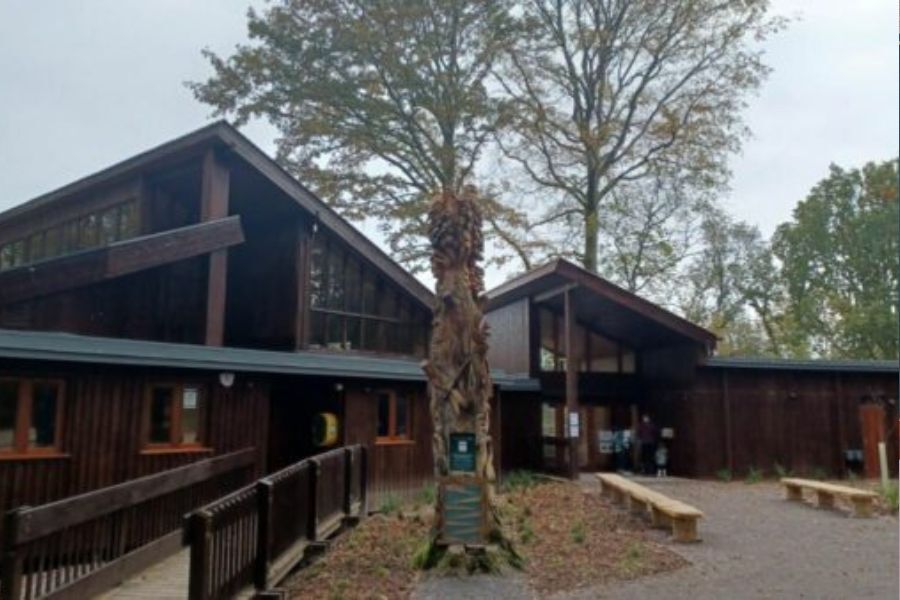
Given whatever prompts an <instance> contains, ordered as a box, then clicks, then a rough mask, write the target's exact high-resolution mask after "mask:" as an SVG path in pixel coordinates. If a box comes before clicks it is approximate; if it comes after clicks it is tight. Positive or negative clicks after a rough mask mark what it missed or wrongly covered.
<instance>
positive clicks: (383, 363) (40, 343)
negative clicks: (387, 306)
mask: <svg viewBox="0 0 900 600" xmlns="http://www.w3.org/2000/svg"><path fill="white" fill-rule="evenodd" d="M0 358H5V359H20V360H29V361H31V360H37V361H47V362H62V363H81V364H98V365H128V366H140V367H167V368H174V369H192V370H206V371H232V372H236V373H268V374H287V375H308V376H318V377H347V378H359V379H382V380H383V379H387V380H395V381H396V380H400V381H421V382H424V381H425V374H424V372H423V371H422V365H421V363H420V361H417V360H411V359H406V358H401V357H398V358H386V357H381V356H372V355H364V354H348V353H338V352H310V351H305V352H276V351H271V350H254V349H249V348H230V347H222V346H201V345H196V344H173V343H169V342H150V341H143V340H129V339H121V338H105V337H96V336H86V335H75V334H71V333H56V332H45V331H15V330H3V329H0ZM491 375H492V377H493V379H494V383H495V384H497V385H498V386H499V387H500V389H501V390H507V391H522V392H525V391H537V390H539V389H540V387H539V382H538V381H537V380H535V379H530V378H528V377H527V376H523V375H511V374H507V373H506V372H505V371H502V370H497V369H494V370H492V371H491Z"/></svg>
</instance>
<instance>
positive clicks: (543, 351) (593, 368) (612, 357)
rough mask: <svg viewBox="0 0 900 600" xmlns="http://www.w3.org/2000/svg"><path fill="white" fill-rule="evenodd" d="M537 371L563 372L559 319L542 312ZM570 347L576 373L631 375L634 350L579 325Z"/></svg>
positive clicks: (562, 339) (563, 350)
mask: <svg viewBox="0 0 900 600" xmlns="http://www.w3.org/2000/svg"><path fill="white" fill-rule="evenodd" d="M538 318H539V320H540V344H541V345H540V368H541V370H542V371H565V370H566V359H567V357H566V348H565V327H564V323H563V317H562V315H559V314H557V313H555V312H553V311H551V310H549V309H547V308H541V309H540V312H539V317H538ZM572 345H573V347H574V351H575V356H577V357H578V358H579V360H578V370H579V371H582V372H584V371H587V372H591V373H634V372H635V369H636V363H635V353H634V350H632V349H631V348H628V347H627V346H625V345H623V344H620V343H618V342H615V341H613V340H610V339H609V338H607V337H604V336H602V335H600V334H599V333H597V332H595V331H592V330H590V329H588V328H586V327H584V326H583V325H581V324H576V326H575V330H574V333H573V339H572Z"/></svg>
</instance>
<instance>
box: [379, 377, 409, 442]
mask: <svg viewBox="0 0 900 600" xmlns="http://www.w3.org/2000/svg"><path fill="white" fill-rule="evenodd" d="M373 395H374V397H375V444H376V445H379V446H391V445H403V444H415V443H416V442H415V440H414V439H413V437H412V426H413V417H412V413H413V398H414V396H411V395H410V394H409V393H404V394H398V393H397V392H396V390H385V389H383V390H376V391H375V392H374V394H373ZM381 395H387V397H388V421H387V422H388V434H387V435H378V408H379V407H378V400H379V396H381ZM399 398H403V399H404V400H406V433H405V434H403V435H397V401H398V399H399Z"/></svg>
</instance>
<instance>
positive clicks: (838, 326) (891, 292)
mask: <svg viewBox="0 0 900 600" xmlns="http://www.w3.org/2000/svg"><path fill="white" fill-rule="evenodd" d="M897 165H898V161H897V160H896V159H895V160H889V161H885V162H882V163H868V164H866V165H865V166H864V167H863V168H862V169H850V170H845V169H842V168H840V167H838V166H835V165H832V166H831V169H830V173H829V175H828V177H826V178H825V179H824V180H822V181H821V182H819V183H818V184H817V185H816V186H815V187H814V188H813V189H812V191H811V192H810V193H809V195H808V196H807V197H806V199H805V200H803V201H802V202H800V203H799V204H798V205H797V207H796V208H795V209H794V213H793V220H792V221H790V222H788V223H785V224H783V225H781V226H780V227H779V228H778V229H777V231H776V233H775V236H774V240H773V248H774V252H775V254H776V256H777V257H778V258H779V259H780V260H781V262H782V263H783V272H782V273H783V274H782V277H783V279H784V281H785V284H786V287H787V294H788V298H789V307H788V308H789V310H790V312H791V314H792V317H793V319H794V321H795V322H796V325H797V327H798V328H799V329H800V331H801V333H802V336H803V338H804V339H805V341H806V343H807V344H808V346H809V347H810V348H811V350H812V352H813V353H814V354H816V355H821V356H830V357H846V358H873V359H874V358H884V359H896V358H897V356H898V342H897V330H898V325H900V323H898V316H897V309H898V306H897V303H898V291H897V286H898V270H900V260H898V251H900V247H898V236H900V234H898V222H900V209H898V207H900V198H898V187H897V177H898V171H897Z"/></svg>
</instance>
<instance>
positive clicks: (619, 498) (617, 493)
mask: <svg viewBox="0 0 900 600" xmlns="http://www.w3.org/2000/svg"><path fill="white" fill-rule="evenodd" d="M612 496H613V502H615V503H616V504H620V505H621V504H625V494H624V493H623V492H622V490H620V489H618V488H613V491H612Z"/></svg>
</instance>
